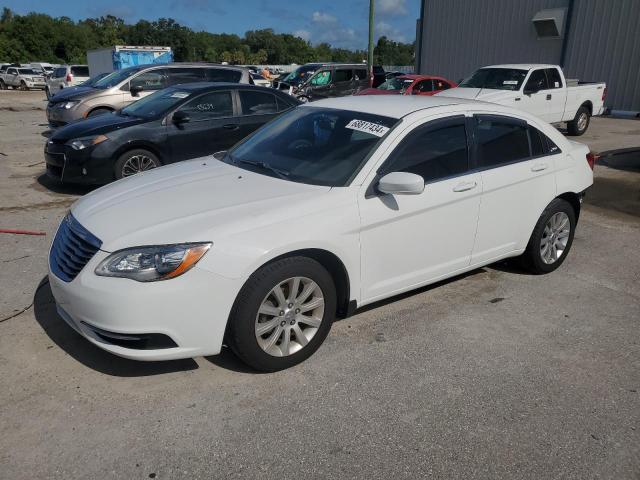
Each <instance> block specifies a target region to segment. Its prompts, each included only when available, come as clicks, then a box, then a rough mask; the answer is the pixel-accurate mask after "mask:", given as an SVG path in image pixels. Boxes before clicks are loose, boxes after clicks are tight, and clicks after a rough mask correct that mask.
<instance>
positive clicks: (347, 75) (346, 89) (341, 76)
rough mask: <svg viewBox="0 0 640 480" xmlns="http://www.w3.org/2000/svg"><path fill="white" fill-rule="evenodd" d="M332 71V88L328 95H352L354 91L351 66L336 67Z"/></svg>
mask: <svg viewBox="0 0 640 480" xmlns="http://www.w3.org/2000/svg"><path fill="white" fill-rule="evenodd" d="M333 73H334V76H333V88H332V89H331V93H330V95H329V96H331V97H345V96H347V95H353V94H354V93H355V91H356V87H355V85H354V82H353V78H354V77H353V68H351V67H336V69H335V70H334V72H333Z"/></svg>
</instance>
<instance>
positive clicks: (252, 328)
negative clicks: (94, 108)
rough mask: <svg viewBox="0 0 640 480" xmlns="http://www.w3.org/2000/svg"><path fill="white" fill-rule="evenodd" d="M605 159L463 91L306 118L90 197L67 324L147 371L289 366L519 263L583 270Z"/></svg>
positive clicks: (73, 217)
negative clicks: (584, 200)
mask: <svg viewBox="0 0 640 480" xmlns="http://www.w3.org/2000/svg"><path fill="white" fill-rule="evenodd" d="M593 161H594V157H593V155H592V154H591V153H590V152H589V150H588V149H587V147H585V146H584V145H581V144H579V143H575V142H570V141H568V140H566V139H565V138H564V137H563V136H562V135H561V134H560V133H558V132H557V131H556V130H555V129H554V128H553V127H551V126H550V125H548V124H546V123H544V122H542V121H540V120H538V119H536V118H535V117H532V116H530V115H528V114H526V113H523V112H518V111H516V110H514V109H511V108H508V107H504V106H499V105H492V104H488V103H480V102H476V101H473V100H463V99H452V98H446V97H430V98H419V99H417V98H415V97H379V98H376V99H372V98H371V97H367V96H364V97H350V98H340V99H330V100H325V101H320V102H317V103H313V104H307V105H303V106H301V107H298V108H295V109H293V110H291V111H289V112H287V113H285V114H283V115H282V116H280V117H279V118H277V119H276V120H274V121H272V122H270V123H268V124H267V125H265V126H264V127H262V128H261V129H259V130H257V131H256V132H255V133H254V134H252V135H251V136H250V137H248V138H247V139H245V140H244V141H243V142H241V143H239V144H238V145H236V146H235V147H234V148H232V149H231V150H229V151H228V152H218V153H217V154H216V155H213V156H210V157H205V158H199V159H196V160H191V161H187V162H182V163H179V164H174V165H169V166H165V167H162V168H158V169H155V170H151V171H149V172H144V173H141V174H139V175H134V176H132V177H129V178H126V179H124V180H120V181H118V182H115V183H113V184H111V185H108V186H106V187H103V188H101V189H99V190H96V191H94V192H92V193H90V194H88V195H86V196H85V197H83V198H81V199H80V200H79V201H78V202H77V203H75V204H74V205H73V206H72V207H71V210H70V212H69V213H68V215H67V216H66V217H65V218H64V220H63V221H62V223H61V224H60V227H59V228H58V231H57V233H56V236H55V239H54V241H53V244H52V246H51V251H50V256H49V269H50V273H49V278H50V282H51V289H52V291H53V295H54V297H55V300H56V304H57V309H58V312H59V313H60V315H61V316H62V317H63V318H64V319H65V320H66V321H67V322H68V323H69V325H71V326H72V327H73V328H74V329H76V330H77V331H78V332H79V333H80V334H81V335H83V336H84V337H86V338H87V339H88V340H89V341H90V342H92V343H94V344H95V345H97V346H99V347H101V348H103V349H105V350H107V351H109V352H112V353H114V354H117V355H120V356H123V357H127V358H132V359H139V360H164V359H173V358H184V357H194V356H200V355H214V354H217V353H219V352H220V351H221V348H222V346H223V343H224V344H225V345H228V346H229V347H231V349H233V351H234V352H235V353H236V354H237V355H238V356H239V357H240V358H241V359H242V360H243V361H244V362H246V363H247V364H249V365H250V366H252V367H254V368H256V369H259V370H265V371H274V370H279V369H283V368H287V367H290V366H292V365H294V364H296V363H299V362H301V361H303V360H304V359H306V358H308V357H309V356H310V355H311V354H312V353H313V352H315V351H316V350H317V349H318V347H319V346H320V345H321V344H322V342H323V341H324V339H325V338H326V336H327V334H328V333H329V329H330V328H331V323H332V321H333V320H334V318H335V317H336V316H338V317H344V316H348V315H349V314H351V313H352V312H354V310H355V309H356V308H358V307H361V306H363V305H367V304H370V303H372V302H375V301H377V300H381V299H384V298H387V297H390V296H393V295H396V294H399V293H402V292H406V291H408V290H411V289H415V288H418V287H420V286H423V285H426V284H429V283H433V282H437V281H439V280H442V279H444V278H447V277H451V276H454V275H458V274H460V273H462V272H465V271H469V270H472V269H475V268H478V267H481V266H483V265H487V264H490V263H493V262H496V261H498V260H501V259H504V258H507V257H519V258H520V261H521V262H522V263H523V264H524V265H526V266H527V267H528V268H529V269H530V270H531V271H532V272H534V273H539V274H541V273H548V272H552V271H553V270H555V269H556V268H558V266H560V265H561V264H562V263H563V261H564V260H565V259H566V257H567V255H568V253H569V250H570V248H571V244H572V241H573V236H574V232H575V229H576V223H577V220H578V215H579V211H580V200H581V197H582V195H583V193H584V191H585V190H586V189H587V188H588V187H589V186H590V185H591V184H592V183H593V172H592V168H593Z"/></svg>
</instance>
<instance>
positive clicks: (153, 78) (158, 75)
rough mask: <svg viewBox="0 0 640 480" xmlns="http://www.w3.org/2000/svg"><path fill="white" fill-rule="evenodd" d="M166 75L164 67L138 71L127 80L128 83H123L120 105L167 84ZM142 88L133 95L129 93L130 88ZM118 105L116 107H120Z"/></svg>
mask: <svg viewBox="0 0 640 480" xmlns="http://www.w3.org/2000/svg"><path fill="white" fill-rule="evenodd" d="M167 77H168V75H167V70H166V69H164V68H157V69H155V70H147V71H145V72H142V73H139V74H138V75H136V76H135V77H133V78H132V79H131V80H129V83H128V84H125V85H124V86H123V87H122V88H121V90H123V91H124V95H123V100H122V102H123V105H122V106H121V107H126V106H127V105H129V104H131V103H133V102H135V101H136V100H140V99H141V98H144V97H146V96H147V95H151V94H152V93H153V92H157V91H158V90H162V89H163V88H165V87H166V86H167V84H168V78H167ZM132 87H134V88H142V90H140V91H139V92H138V93H137V94H136V95H135V96H134V95H131V88H132ZM121 107H118V108H121Z"/></svg>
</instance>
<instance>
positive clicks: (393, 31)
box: [375, 22, 407, 43]
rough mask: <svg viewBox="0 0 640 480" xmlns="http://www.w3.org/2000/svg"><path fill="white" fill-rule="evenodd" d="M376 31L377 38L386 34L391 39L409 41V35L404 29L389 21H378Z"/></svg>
mask: <svg viewBox="0 0 640 480" xmlns="http://www.w3.org/2000/svg"><path fill="white" fill-rule="evenodd" d="M375 33H376V37H377V38H379V37H382V36H385V37H387V38H390V39H391V40H395V41H396V42H402V43H405V42H406V41H407V37H406V35H405V32H404V31H402V30H400V29H398V28H395V27H394V26H393V25H391V24H389V23H387V22H378V23H376V30H375Z"/></svg>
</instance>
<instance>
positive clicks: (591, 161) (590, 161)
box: [587, 152, 598, 170]
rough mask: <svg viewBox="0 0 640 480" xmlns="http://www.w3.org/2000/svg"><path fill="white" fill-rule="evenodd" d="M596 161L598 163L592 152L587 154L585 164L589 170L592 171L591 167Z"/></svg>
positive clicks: (596, 156) (595, 155)
mask: <svg viewBox="0 0 640 480" xmlns="http://www.w3.org/2000/svg"><path fill="white" fill-rule="evenodd" d="M597 161H598V155H597V154H595V153H593V152H589V153H587V163H588V164H589V167H591V170H593V167H594V166H595V164H596V162H597Z"/></svg>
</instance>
